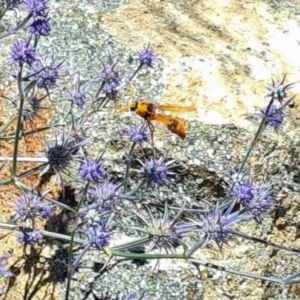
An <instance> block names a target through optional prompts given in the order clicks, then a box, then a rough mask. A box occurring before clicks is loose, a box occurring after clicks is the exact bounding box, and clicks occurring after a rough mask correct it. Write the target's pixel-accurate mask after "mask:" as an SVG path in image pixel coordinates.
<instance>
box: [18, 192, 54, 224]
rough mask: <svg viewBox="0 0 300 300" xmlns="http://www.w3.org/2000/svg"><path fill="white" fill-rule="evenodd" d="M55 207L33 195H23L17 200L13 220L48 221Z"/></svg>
mask: <svg viewBox="0 0 300 300" xmlns="http://www.w3.org/2000/svg"><path fill="white" fill-rule="evenodd" d="M54 210H55V207H54V205H52V204H51V203H50V202H48V201H41V198H40V197H38V196H36V195H34V194H23V195H22V196H20V197H19V198H18V199H17V203H16V207H15V217H14V220H16V221H17V220H22V221H25V220H33V219H35V218H37V217H39V218H42V219H44V220H49V219H50V218H51V217H52V216H53V215H54Z"/></svg>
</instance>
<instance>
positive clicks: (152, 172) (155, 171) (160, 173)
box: [140, 157, 174, 187]
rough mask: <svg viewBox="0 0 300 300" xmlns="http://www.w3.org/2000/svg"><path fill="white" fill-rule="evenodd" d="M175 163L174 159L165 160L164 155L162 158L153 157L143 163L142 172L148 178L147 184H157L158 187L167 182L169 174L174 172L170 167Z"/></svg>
mask: <svg viewBox="0 0 300 300" xmlns="http://www.w3.org/2000/svg"><path fill="white" fill-rule="evenodd" d="M173 163H174V160H171V161H168V162H165V159H164V157H161V158H160V159H155V158H151V159H150V160H148V161H146V162H145V163H142V162H141V164H142V168H141V171H140V172H141V174H142V177H143V178H144V179H145V180H146V183H147V185H155V186H157V187H160V186H163V185H164V184H166V182H167V181H168V180H167V176H168V174H173V173H172V172H170V171H169V168H170V167H171V166H172V164H173Z"/></svg>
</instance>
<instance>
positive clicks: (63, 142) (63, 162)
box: [40, 126, 89, 185]
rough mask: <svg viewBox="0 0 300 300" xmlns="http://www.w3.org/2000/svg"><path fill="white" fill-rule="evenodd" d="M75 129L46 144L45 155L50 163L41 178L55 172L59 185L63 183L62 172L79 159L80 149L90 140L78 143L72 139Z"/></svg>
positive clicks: (70, 129) (71, 128)
mask: <svg viewBox="0 0 300 300" xmlns="http://www.w3.org/2000/svg"><path fill="white" fill-rule="evenodd" d="M73 129H74V128H73V127H72V126H70V128H69V129H68V128H65V131H66V130H68V132H67V133H66V132H65V131H63V134H62V136H57V137H56V140H55V141H51V142H49V143H46V142H45V143H44V148H45V150H44V153H45V156H46V157H47V158H48V163H47V165H46V166H45V168H44V169H43V170H42V172H41V173H40V176H42V175H43V174H46V173H47V172H49V171H50V172H54V173H55V174H56V175H57V181H58V185H60V184H61V183H62V175H61V172H62V171H63V170H66V169H67V168H68V166H69V164H70V163H71V161H72V160H73V159H76V158H78V157H79V156H77V155H76V153H77V151H78V149H79V148H80V147H82V146H84V145H85V144H86V143H87V142H88V141H89V139H88V138H86V139H83V140H80V141H76V139H73V138H72V132H73Z"/></svg>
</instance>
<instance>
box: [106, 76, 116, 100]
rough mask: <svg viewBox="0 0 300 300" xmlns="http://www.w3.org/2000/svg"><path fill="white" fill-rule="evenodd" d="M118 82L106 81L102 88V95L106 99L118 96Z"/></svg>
mask: <svg viewBox="0 0 300 300" xmlns="http://www.w3.org/2000/svg"><path fill="white" fill-rule="evenodd" d="M119 85H120V84H119V82H118V81H115V80H110V81H106V82H105V84H104V86H103V88H102V93H104V94H105V95H106V97H109V98H110V99H113V100H114V99H116V97H117V94H118V89H117V88H118V86H119Z"/></svg>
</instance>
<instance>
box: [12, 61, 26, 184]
mask: <svg viewBox="0 0 300 300" xmlns="http://www.w3.org/2000/svg"><path fill="white" fill-rule="evenodd" d="M21 82H22V66H20V67H19V71H18V90H19V95H20V106H19V114H18V121H17V127H16V134H15V144H14V153H13V163H12V177H13V178H15V177H16V176H17V156H18V149H19V137H20V128H21V122H22V114H23V106H24V100H25V98H24V94H23V90H22V85H21Z"/></svg>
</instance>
